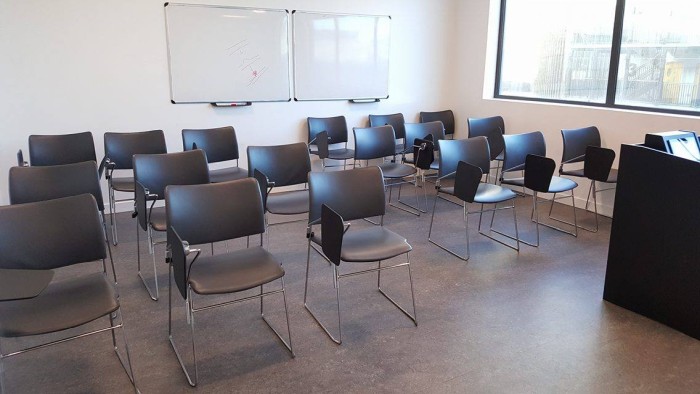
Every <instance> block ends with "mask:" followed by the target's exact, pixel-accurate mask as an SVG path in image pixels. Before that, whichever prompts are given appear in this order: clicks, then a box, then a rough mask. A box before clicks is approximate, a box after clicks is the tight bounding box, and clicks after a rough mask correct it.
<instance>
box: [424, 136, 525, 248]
mask: <svg viewBox="0 0 700 394" xmlns="http://www.w3.org/2000/svg"><path fill="white" fill-rule="evenodd" d="M439 144H440V172H439V177H438V181H437V183H436V186H435V188H436V189H437V195H436V196H435V202H434V203H433V214H432V216H431V217H430V227H429V229H428V241H430V242H431V243H432V244H434V245H436V246H438V247H439V248H441V249H443V250H445V251H447V252H449V253H450V254H452V255H454V256H456V257H458V258H460V259H462V260H464V261H467V260H469V256H470V251H469V215H470V214H474V213H478V214H479V233H480V234H482V235H484V236H486V237H488V238H490V239H492V240H494V241H496V242H499V243H501V244H503V245H505V246H508V247H509V248H512V249H515V250H520V241H519V236H518V220H517V218H516V215H515V203H514V199H515V198H516V197H517V196H516V194H515V193H514V192H513V191H512V190H510V189H508V188H505V187H501V186H498V185H492V184H489V183H483V182H481V179H482V177H483V174H484V173H485V171H488V170H489V168H490V161H491V159H490V158H491V155H490V153H489V145H488V142H487V140H486V137H473V138H469V139H466V140H442V141H439ZM448 180H454V184H453V186H450V185H449V183H446V184H444V185H443V182H445V181H448ZM448 196H452V197H456V198H457V199H459V200H460V201H461V204H460V203H457V202H454V201H452V200H450V199H448V198H447V197H448ZM438 199H443V200H445V201H448V202H451V203H453V204H457V205H462V208H463V219H464V224H465V230H466V232H465V235H466V242H467V253H466V255H464V256H462V255H460V254H459V253H457V252H455V251H453V250H451V249H450V248H448V247H447V246H444V245H442V244H440V243H438V242H437V241H435V240H433V239H432V238H431V235H432V231H433V221H434V219H435V207H436V206H437V201H438ZM506 201H511V204H510V205H509V206H505V207H500V208H499V207H498V204H500V203H503V202H506ZM471 203H478V204H481V209H479V210H478V211H473V212H470V211H469V208H468V206H467V204H471ZM484 204H493V205H494V207H493V208H492V209H484ZM502 209H512V210H513V225H514V226H515V237H513V236H511V235H508V234H505V233H503V232H500V231H498V230H495V229H493V217H492V219H491V226H490V228H489V230H491V231H494V232H496V233H498V234H501V235H503V236H506V237H508V238H510V239H512V240H515V242H516V244H515V246H513V245H510V244H508V243H506V242H503V241H501V240H499V239H497V238H494V237H492V236H491V235H490V234H488V233H485V232H482V230H481V219H482V216H483V213H484V212H493V215H494V216H495V214H496V211H498V210H502Z"/></svg>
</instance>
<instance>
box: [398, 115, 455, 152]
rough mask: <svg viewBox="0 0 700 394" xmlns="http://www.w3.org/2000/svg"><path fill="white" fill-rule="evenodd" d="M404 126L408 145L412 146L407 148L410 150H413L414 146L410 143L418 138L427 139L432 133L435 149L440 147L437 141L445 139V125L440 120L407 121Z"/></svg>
mask: <svg viewBox="0 0 700 394" xmlns="http://www.w3.org/2000/svg"><path fill="white" fill-rule="evenodd" d="M404 127H405V128H406V141H407V144H406V145H407V146H406V147H407V148H410V149H407V150H408V151H410V152H413V148H412V147H410V146H409V145H408V144H411V143H413V141H415V140H416V139H419V140H422V139H425V137H426V136H428V135H432V136H433V143H434V144H435V149H437V148H438V145H437V141H440V140H444V139H445V127H444V126H443V124H442V122H440V121H434V122H425V123H406V124H405V125H404Z"/></svg>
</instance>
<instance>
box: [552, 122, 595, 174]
mask: <svg viewBox="0 0 700 394" xmlns="http://www.w3.org/2000/svg"><path fill="white" fill-rule="evenodd" d="M561 138H562V141H563V143H564V145H563V150H562V155H561V164H560V165H559V175H567V176H575V177H579V178H584V175H583V167H582V166H580V165H579V166H574V167H576V168H572V166H571V164H576V163H579V164H583V160H584V159H585V157H586V148H587V147H588V146H600V132H599V131H598V128H597V127H595V126H590V127H582V128H578V129H562V130H561Z"/></svg>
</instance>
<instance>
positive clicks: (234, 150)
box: [182, 126, 248, 183]
mask: <svg viewBox="0 0 700 394" xmlns="http://www.w3.org/2000/svg"><path fill="white" fill-rule="evenodd" d="M182 148H183V150H186V151H188V150H193V149H201V150H203V151H204V152H205V153H206V154H207V162H209V163H219V162H222V161H232V160H235V161H236V165H235V166H232V167H225V168H219V169H214V170H209V180H210V181H211V182H212V183H218V182H226V181H234V180H237V179H243V178H246V177H247V176H248V170H246V169H245V168H241V167H239V166H238V158H239V155H238V140H237V139H236V131H235V130H234V129H233V127H232V126H226V127H217V128H214V129H184V130H182Z"/></svg>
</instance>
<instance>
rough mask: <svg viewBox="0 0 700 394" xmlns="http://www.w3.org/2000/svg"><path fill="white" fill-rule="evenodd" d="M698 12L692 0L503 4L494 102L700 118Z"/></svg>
mask: <svg viewBox="0 0 700 394" xmlns="http://www.w3.org/2000/svg"><path fill="white" fill-rule="evenodd" d="M698 14H700V2H696V1H693V0H501V30H500V36H499V50H498V62H497V66H498V70H497V74H496V97H508V98H523V99H529V100H541V101H553V102H574V103H582V104H588V105H599V106H615V107H627V108H644V109H650V110H654V111H663V112H681V113H685V112H689V113H693V114H697V113H698V111H700V29H698V28H697V25H696V21H695V19H697V15H698ZM611 81H612V82H611Z"/></svg>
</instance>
